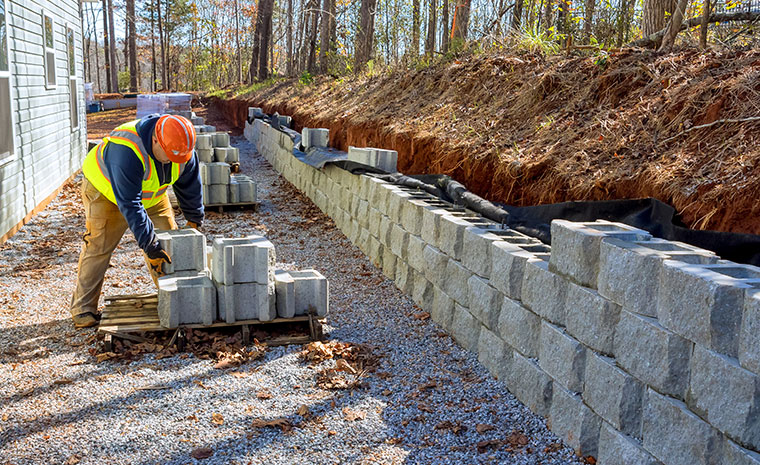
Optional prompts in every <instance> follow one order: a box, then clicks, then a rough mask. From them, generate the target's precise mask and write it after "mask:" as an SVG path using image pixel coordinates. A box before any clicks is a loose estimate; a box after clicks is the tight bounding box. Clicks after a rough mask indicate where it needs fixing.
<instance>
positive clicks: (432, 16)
mask: <svg viewBox="0 0 760 465" xmlns="http://www.w3.org/2000/svg"><path fill="white" fill-rule="evenodd" d="M429 1H430V9H429V10H428V24H427V39H426V40H425V53H426V54H427V55H428V56H433V52H435V37H436V33H435V29H436V28H435V26H436V19H437V18H436V8H437V7H438V5H437V4H436V0H429Z"/></svg>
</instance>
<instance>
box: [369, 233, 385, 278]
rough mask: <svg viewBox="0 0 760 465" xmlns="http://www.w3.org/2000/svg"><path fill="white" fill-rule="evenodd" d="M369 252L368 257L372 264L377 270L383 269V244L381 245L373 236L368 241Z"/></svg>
mask: <svg viewBox="0 0 760 465" xmlns="http://www.w3.org/2000/svg"><path fill="white" fill-rule="evenodd" d="M367 241H368V246H367V248H368V249H369V252H368V253H367V256H368V257H369V259H370V261H371V262H372V264H373V265H374V266H375V268H379V269H382V268H383V248H384V246H383V244H381V243H380V241H379V240H377V238H376V237H375V236H373V235H371V234H370V236H369V238H368V239H367Z"/></svg>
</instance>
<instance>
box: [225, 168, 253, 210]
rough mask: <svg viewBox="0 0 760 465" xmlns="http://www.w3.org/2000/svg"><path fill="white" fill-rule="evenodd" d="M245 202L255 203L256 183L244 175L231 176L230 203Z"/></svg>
mask: <svg viewBox="0 0 760 465" xmlns="http://www.w3.org/2000/svg"><path fill="white" fill-rule="evenodd" d="M233 185H234V187H233ZM247 202H256V183H255V182H254V181H253V179H251V178H250V177H248V176H246V175H244V174H233V175H231V176H230V203H247Z"/></svg>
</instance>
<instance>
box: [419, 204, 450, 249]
mask: <svg viewBox="0 0 760 465" xmlns="http://www.w3.org/2000/svg"><path fill="white" fill-rule="evenodd" d="M448 214H449V212H448V211H446V210H445V209H443V208H431V209H428V208H425V209H423V210H422V229H421V236H422V240H423V241H425V242H427V243H428V244H430V245H432V246H433V247H436V248H437V247H439V246H440V244H439V243H438V235H439V229H440V221H441V217H442V216H444V215H448Z"/></svg>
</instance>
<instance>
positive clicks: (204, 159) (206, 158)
mask: <svg viewBox="0 0 760 465" xmlns="http://www.w3.org/2000/svg"><path fill="white" fill-rule="evenodd" d="M195 153H197V154H198V161H199V162H201V163H213V162H214V149H196V150H195Z"/></svg>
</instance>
